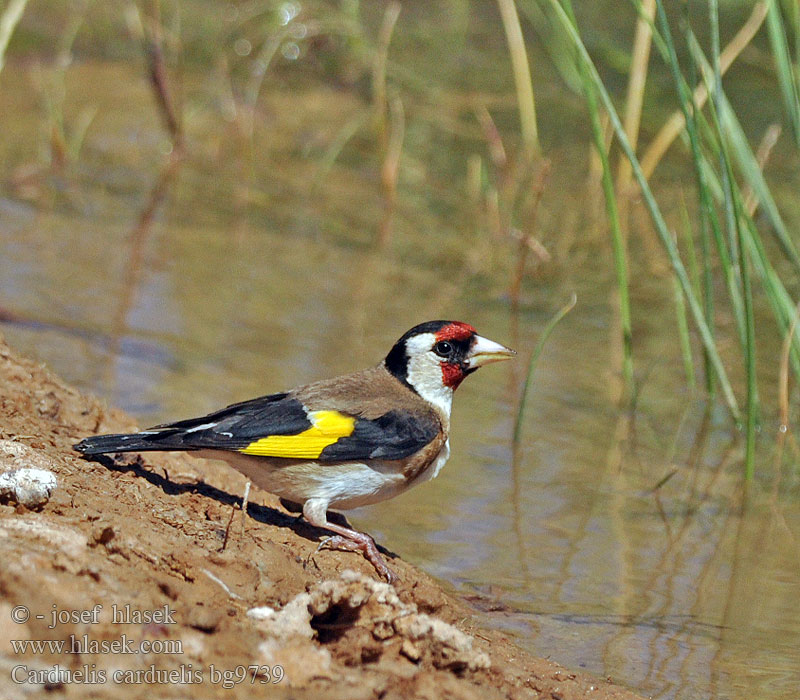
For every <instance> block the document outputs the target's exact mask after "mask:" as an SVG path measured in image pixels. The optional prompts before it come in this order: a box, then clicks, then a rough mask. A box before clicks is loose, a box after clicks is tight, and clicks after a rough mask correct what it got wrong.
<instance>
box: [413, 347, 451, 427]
mask: <svg viewBox="0 0 800 700" xmlns="http://www.w3.org/2000/svg"><path fill="white" fill-rule="evenodd" d="M408 383H409V384H411V386H413V387H414V389H415V390H416V391H417V393H418V394H419V395H420V396H421V397H422V398H423V399H425V400H426V401H429V402H430V403H432V404H433V405H434V406H436V407H437V408H439V409H440V410H441V411H442V412H443V413H444V414H445V415H446V416H449V415H450V407H451V406H452V404H453V389H452V388H451V387H449V386H445V384H444V379H443V377H442V366H441V364H440V362H439V360H437V359H436V358H435V357H432V356H431V354H430V353H425V354H424V355H416V356H414V357H410V358H409V360H408Z"/></svg>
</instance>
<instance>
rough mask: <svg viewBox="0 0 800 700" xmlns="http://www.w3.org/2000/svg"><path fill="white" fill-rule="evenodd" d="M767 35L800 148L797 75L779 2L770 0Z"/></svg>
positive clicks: (799, 107)
mask: <svg viewBox="0 0 800 700" xmlns="http://www.w3.org/2000/svg"><path fill="white" fill-rule="evenodd" d="M767 33H768V34H769V43H770V47H771V48H772V55H773V56H774V58H775V69H776V72H777V74H778V85H780V88H781V97H782V98H783V106H784V109H785V110H786V114H787V116H788V117H789V123H790V124H791V125H792V133H793V134H794V139H795V141H796V142H797V145H798V146H800V95H798V86H797V75H795V69H794V66H793V64H792V58H791V55H790V53H789V42H788V41H787V39H786V29H785V28H784V26H783V17H782V16H781V9H780V7H779V5H778V1H777V0H770V3H769V10H768V12H767Z"/></svg>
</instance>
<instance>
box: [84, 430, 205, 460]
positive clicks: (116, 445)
mask: <svg viewBox="0 0 800 700" xmlns="http://www.w3.org/2000/svg"><path fill="white" fill-rule="evenodd" d="M158 432H161V431H158ZM157 435H158V433H154V432H143V433H132V434H129V435H95V436H93V437H88V438H85V439H83V440H81V441H80V442H79V443H78V444H77V445H73V447H74V448H75V449H76V450H77V451H78V452H82V453H83V454H85V455H103V454H108V453H110V452H153V451H168V450H187V449H188V450H190V449H192V448H191V447H186V446H185V445H180V444H175V443H172V444H170V442H168V441H166V440H154V439H153V438H155V437H156V436H157ZM168 435H169V433H168V432H167V433H166V435H164V434H163V433H162V437H166V436H168Z"/></svg>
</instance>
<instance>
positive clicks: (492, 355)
mask: <svg viewBox="0 0 800 700" xmlns="http://www.w3.org/2000/svg"><path fill="white" fill-rule="evenodd" d="M516 354H517V353H516V351H514V350H512V349H511V348H507V347H506V346H505V345H500V343H495V342H494V341H493V340H489V339H488V338H484V337H483V336H480V335H476V336H475V339H474V340H473V341H472V347H471V348H470V349H469V353H467V362H468V363H469V368H470V369H478V367H482V366H483V365H488V364H489V363H490V362H500V361H501V360H510V359H511V358H512V357H514V355H516Z"/></svg>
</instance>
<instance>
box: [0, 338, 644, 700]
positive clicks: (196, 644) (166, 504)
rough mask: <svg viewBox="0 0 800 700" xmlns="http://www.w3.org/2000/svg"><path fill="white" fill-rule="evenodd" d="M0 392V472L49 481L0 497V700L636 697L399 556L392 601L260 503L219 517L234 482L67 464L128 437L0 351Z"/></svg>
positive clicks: (234, 498)
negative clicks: (497, 622) (577, 669)
mask: <svg viewBox="0 0 800 700" xmlns="http://www.w3.org/2000/svg"><path fill="white" fill-rule="evenodd" d="M0 387H2V389H1V390H0V472H9V471H10V470H15V469H20V468H36V469H42V470H46V471H49V472H52V473H53V474H55V477H56V479H57V486H56V487H55V489H54V490H52V493H51V495H50V498H49V500H47V502H46V503H44V505H42V506H37V505H36V498H34V499H33V500H31V501H29V504H30V506H31V507H30V508H28V507H26V506H23V505H21V504H19V503H17V500H18V498H17V497H19V498H26V497H27V496H25V495H24V494H22V492H21V491H20V492H19V493H17V492H15V491H14V488H18V490H19V489H22V488H23V486H25V487H26V488H28V489H29V491H30V483H28V482H25V483H24V484H23V485H22V486H20V485H19V484H18V483H17V482H16V481H14V479H15V478H16V476H14V477H13V478H12V476H7V477H6V482H8V484H10V485H8V486H7V488H6V489H5V490H4V491H3V494H4V495H2V496H0V562H2V564H1V565H0V696H1V697H3V698H7V699H8V700H16V699H17V698H23V697H25V698H27V697H31V691H34V692H37V693H38V692H42V693H44V692H47V694H48V697H52V698H61V697H65V698H71V697H98V698H105V697H112V696H113V697H115V698H116V697H121V698H126V697H139V696H141V695H142V694H143V692H146V685H147V684H150V683H154V682H158V683H160V687H159V689H158V696H159V697H165V698H170V697H176V698H177V697H187V696H191V697H195V698H207V697H208V698H213V697H226V698H227V697H243V698H244V697H267V696H269V697H289V696H291V697H293V698H303V697H328V698H372V697H376V698H378V697H379V698H401V697H424V698H435V697H448V698H476V699H477V698H481V700H485V699H486V698H503V697H511V698H517V697H526V698H527V697H541V698H561V699H563V700H568V699H569V698H584V697H588V698H600V699H603V698H620V699H622V698H630V699H633V698H636V697H637V696H636V695H634V694H633V693H631V692H629V691H627V690H624V689H622V688H619V687H617V686H614V685H612V684H610V683H608V682H605V681H599V680H597V679H593V678H590V677H588V676H585V675H583V674H579V673H573V672H571V671H569V670H567V669H564V668H562V667H560V666H558V665H557V664H554V663H551V662H550V661H547V660H544V659H538V658H534V657H531V656H529V655H527V654H525V653H524V652H522V651H521V650H519V649H518V648H517V647H515V646H514V645H513V644H512V643H511V641H510V640H509V639H507V638H506V637H505V636H504V635H502V634H499V633H496V632H493V631H487V630H483V629H480V628H478V627H476V626H475V625H474V623H473V622H472V620H471V611H470V609H469V608H468V607H467V606H466V605H465V604H464V603H463V602H461V601H459V600H457V599H454V598H453V597H452V596H450V595H448V594H446V593H445V592H444V591H443V590H442V589H441V587H440V586H439V585H438V584H437V583H436V582H435V581H434V580H432V579H431V578H430V577H428V576H426V575H425V574H424V573H422V572H421V571H419V570H417V569H416V568H414V567H413V566H411V565H410V564H407V563H405V562H403V561H402V560H400V559H393V560H392V566H393V568H394V570H395V571H396V572H397V573H398V574H399V576H400V578H401V582H400V583H399V584H398V585H397V586H396V587H395V588H391V587H389V586H388V585H386V584H384V583H381V582H378V581H376V580H375V575H374V571H373V570H372V568H371V567H370V566H369V565H368V564H367V563H366V562H365V561H364V560H363V559H362V558H361V557H360V556H358V555H354V554H350V553H344V552H333V551H321V552H319V553H316V554H314V552H315V550H316V547H317V543H318V541H319V537H320V535H321V534H323V533H321V532H320V531H318V530H315V529H314V528H311V527H309V526H308V525H306V524H305V523H303V522H302V521H301V520H298V519H297V518H296V517H295V516H294V515H293V514H290V513H287V512H286V511H285V510H284V509H283V508H282V507H281V506H280V504H279V503H278V501H277V499H276V498H274V497H273V496H271V495H270V494H267V493H264V492H262V491H259V490H258V489H253V490H251V493H250V501H251V503H250V506H249V511H248V512H249V517H248V518H246V519H244V521H243V520H242V519H241V517H240V513H239V512H238V509H237V510H236V513H235V517H234V519H233V521H232V522H231V514H232V512H233V508H234V506H235V505H236V504H237V503H238V501H239V499H240V494H241V493H242V491H243V487H244V479H243V477H241V476H240V475H239V474H238V473H236V472H235V471H233V470H232V469H230V468H229V467H227V466H226V465H224V464H222V463H216V462H208V461H200V460H194V459H191V458H189V457H186V456H183V455H177V456H176V455H160V454H153V455H147V456H146V458H145V459H140V458H138V457H136V456H133V457H128V458H127V459H125V460H117V461H112V460H107V461H106V462H105V463H103V464H99V463H96V462H87V461H84V460H83V459H81V458H80V457H79V456H78V455H77V454H76V453H75V452H73V451H72V449H71V445H72V444H73V443H74V442H75V441H76V440H77V439H79V438H81V437H84V436H86V435H88V434H91V433H94V432H120V431H128V430H132V429H135V427H136V426H135V424H134V423H133V422H132V421H131V419H130V418H129V417H127V416H125V415H124V414H122V413H121V412H119V411H117V410H114V409H110V408H108V407H107V406H105V404H104V403H103V402H102V401H99V400H98V399H96V398H93V397H89V396H85V395H82V394H81V393H80V392H78V391H77V390H76V389H74V388H72V387H70V386H68V385H66V384H65V383H64V382H62V381H61V380H60V379H58V378H57V377H55V376H54V375H53V374H52V373H51V372H49V371H48V370H47V369H46V368H44V367H42V366H40V365H38V364H36V363H34V362H31V361H29V360H26V359H24V358H20V357H19V356H17V355H16V354H15V353H14V351H13V350H11V349H10V348H9V347H8V346H7V345H6V344H5V342H4V341H3V340H2V338H0ZM19 474H22V475H23V476H25V474H26V473H17V475H19ZM27 474H28V476H30V474H29V473H27ZM34 476H35V475H34ZM9 480H10V481H9ZM34 481H35V479H34ZM20 483H22V482H20ZM34 486H35V484H34ZM45 486H46V487H48V485H47V484H45ZM50 486H51V485H50ZM48 488H49V487H48ZM34 490H35V489H34ZM45 490H47V489H45ZM26 493H27V492H26ZM20 494H22V495H20ZM35 495H36V494H34V496H35ZM45 497H46V493H45V495H44V496H42V498H45ZM229 522H231V524H230V526H229ZM226 532H227V533H228V537H227V542H226ZM26 642H27V643H28V644H27V648H26ZM60 645H61V646H60ZM37 647H38V648H37ZM553 655H554V656H556V657H557V655H558V650H557V649H554V650H553Z"/></svg>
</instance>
